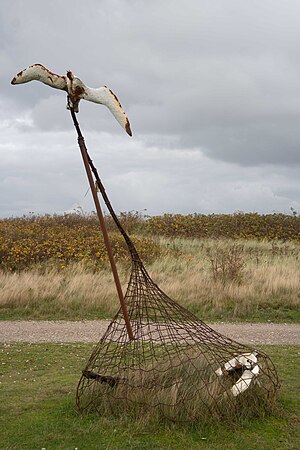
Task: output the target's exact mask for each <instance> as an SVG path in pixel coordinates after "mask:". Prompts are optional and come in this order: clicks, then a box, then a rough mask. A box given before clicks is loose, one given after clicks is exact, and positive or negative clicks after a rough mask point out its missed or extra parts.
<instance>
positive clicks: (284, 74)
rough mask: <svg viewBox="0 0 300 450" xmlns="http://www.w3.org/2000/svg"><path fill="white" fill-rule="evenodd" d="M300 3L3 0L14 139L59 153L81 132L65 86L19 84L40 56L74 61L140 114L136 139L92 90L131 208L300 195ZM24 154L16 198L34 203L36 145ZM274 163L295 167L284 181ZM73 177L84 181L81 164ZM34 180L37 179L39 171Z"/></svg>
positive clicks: (94, 141) (83, 110) (92, 109)
mask: <svg viewBox="0 0 300 450" xmlns="http://www.w3.org/2000/svg"><path fill="white" fill-rule="evenodd" d="M299 13H300V5H299V2H298V1H296V0H289V2H285V3H284V4H283V2H281V1H279V0H265V1H264V2H261V1H260V0H253V1H251V2H240V1H238V0H228V1H226V2H224V1H223V0H216V1H214V2H212V1H211V0H200V1H198V0H194V1H193V0H191V1H189V2H184V3H183V2H180V1H171V0H153V1H151V2H146V1H129V0H128V1H126V0H105V1H104V0H103V1H96V0H87V1H86V2H81V1H79V0H73V1H70V0H67V1H65V2H59V1H58V0H54V1H52V2H50V3H47V4H46V3H45V2H41V1H37V0H28V1H26V2H23V1H21V0H16V1H14V2H11V1H9V0H3V1H2V2H1V4H0V20H1V27H0V37H1V47H0V64H1V72H0V84H1V96H2V97H1V102H0V106H1V109H0V125H1V124H4V125H5V126H4V125H3V128H1V132H2V133H4V134H6V133H8V131H7V130H8V128H10V134H7V136H8V137H7V141H5V142H7V143H6V146H7V147H6V148H4V147H3V145H2V152H3V153H5V152H6V151H7V150H8V149H10V150H11V151H12V155H13V153H14V151H16V150H13V145H14V144H15V143H16V142H17V144H16V145H17V146H21V145H23V146H24V148H28V146H30V147H31V148H32V146H34V145H36V147H39V146H41V147H42V148H43V149H44V153H45V155H51V152H52V149H53V148H57V146H58V147H59V146H61V147H62V149H63V148H67V149H68V148H70V145H73V144H72V143H71V142H73V140H74V139H75V137H74V130H73V127H72V123H71V120H70V117H69V113H68V111H66V109H65V102H66V99H65V93H62V92H56V91H54V90H50V89H49V87H47V86H44V85H42V84H41V83H38V82H34V83H29V84H26V85H20V86H11V85H10V80H11V78H12V76H13V75H14V74H15V73H16V72H18V71H19V70H21V69H23V68H25V67H26V66H28V65H29V64H32V63H36V62H40V63H43V64H45V65H46V66H47V67H49V69H51V70H53V71H55V72H57V73H59V74H63V73H65V71H66V70H67V69H69V68H71V69H72V70H73V71H74V73H75V74H76V75H78V76H79V77H80V78H82V79H83V81H84V82H85V83H86V84H87V85H90V86H93V87H97V86H101V85H108V86H109V87H110V88H111V89H113V90H114V91H115V92H116V94H117V95H118V97H119V99H120V101H121V103H122V105H123V107H124V109H125V110H126V112H127V113H128V115H129V118H130V121H131V124H132V129H133V139H131V140H130V139H128V137H127V136H126V135H125V133H124V131H123V130H122V129H121V127H120V126H119V125H118V124H117V122H116V121H115V120H114V119H113V117H112V116H111V114H110V113H109V111H108V110H106V108H105V107H101V106H98V105H93V104H88V103H87V102H82V103H81V105H80V114H79V116H78V117H79V121H80V124H81V126H82V129H83V131H84V133H86V137H87V143H88V146H91V149H93V146H95V147H96V148H97V149H98V148H99V147H101V151H104V152H105V153H104V154H105V155H106V159H103V158H102V157H100V163H101V166H102V165H103V169H104V173H107V176H108V180H109V182H111V183H112V187H111V189H112V193H113V195H114V198H115V199H116V200H115V201H116V205H117V207H118V208H120V209H121V210H125V209H134V208H135V207H136V208H144V207H148V208H149V204H150V203H151V204H152V205H154V203H153V202H155V200H154V196H155V195H157V196H158V197H159V204H156V203H155V205H154V206H152V210H153V211H163V210H164V211H168V210H174V211H176V208H177V211H178V210H181V211H187V212H188V211H190V210H196V209H197V208H199V209H201V208H202V209H203V210H205V211H209V210H210V208H211V209H213V210H218V211H219V210H221V209H222V207H223V205H226V207H227V208H228V210H229V209H230V210H234V209H255V205H257V209H261V210H263V209H264V206H263V205H265V209H269V208H271V207H272V208H273V209H280V208H285V205H286V204H288V203H289V202H290V203H293V202H294V203H293V204H295V205H296V204H297V195H298V188H297V174H296V172H294V171H293V167H294V166H299V163H300V161H299V155H300V152H299V146H300V132H299V117H300V101H299V98H300V58H299V56H300V55H299V53H300V48H299V41H300V28H299ZM8 122H9V123H10V125H7V123H8ZM112 137H113V140H112ZM44 139H46V140H47V142H44ZM24 140H25V141H24ZM70 140H71V141H70ZM2 142H3V134H2ZM74 142H75V141H74ZM100 142H102V144H100ZM113 142H115V145H114V144H113ZM34 143H36V144H34ZM106 145H107V146H108V148H109V151H108V153H107V152H106V150H105V146H106ZM139 148H140V150H139ZM120 149H124V150H123V152H122V151H121V150H120ZM63 151H64V150H62V152H63ZM15 154H16V155H17V156H16V160H13V164H14V166H13V167H14V170H15V172H18V170H19V172H18V176H19V181H16V180H14V183H13V184H14V186H15V189H16V192H17V185H18V183H19V186H20V188H18V189H19V191H18V195H15V197H14V198H15V200H14V201H15V202H16V205H21V206H19V207H20V208H23V209H24V208H25V206H24V205H25V203H26V202H25V203H19V201H21V200H19V199H18V197H19V195H20V196H21V197H22V195H23V194H22V191H23V190H25V188H24V189H22V187H21V186H22V182H23V181H24V180H23V177H25V178H26V175H25V174H24V172H22V165H23V164H24V168H26V170H29V169H28V167H27V162H26V159H25V157H23V156H22V153H20V152H17V153H15ZM203 154H204V155H205V156H203ZM99 155H101V153H99ZM133 155H135V156H134V157H133ZM166 155H167V157H166ZM184 155H185V156H184ZM197 155H198V156H197ZM199 155H201V156H199ZM52 156H53V153H52ZM52 156H51V157H52ZM45 157H46V156H45ZM51 157H50V156H49V161H50V160H51ZM115 157H116V158H118V159H111V158H115ZM198 157H199V159H198V160H197V158H198ZM124 158H128V159H127V160H124ZM193 158H196V160H193ZM4 159H5V158H4ZM4 159H3V158H2V162H3V161H4ZM106 161H111V165H106ZM195 161H196V162H195ZM18 164H19V169H18V168H17V165H18ZM40 164H43V163H42V162H40ZM201 164H204V165H205V168H206V171H207V174H204V173H203V171H202V168H201ZM224 164H225V165H224ZM226 164H227V165H226ZM37 167H38V166H37ZM55 167H56V166H55ZM217 167H219V169H220V172H218V170H217ZM5 170H8V171H9V170H10V169H9V168H7V166H5ZM45 170H46V169H45ZM55 170H58V168H57V167H56V168H55ZM115 171H116V172H115ZM253 171H254V172H255V173H256V176H255V180H252V181H250V180H251V176H252V172H253ZM264 171H265V172H264ZM227 172H228V178H229V180H227ZM274 172H278V173H280V174H282V176H281V177H279V178H278V179H276V180H275V179H274V178H273V173H274ZM49 174H51V164H50V162H49ZM291 174H292V175H291ZM0 175H1V176H2V177H3V176H4V167H2V171H1V172H0ZM204 175H205V176H204ZM200 177H201V179H202V182H203V183H202V182H201V183H200V181H199V178H200ZM260 177H262V178H260ZM216 178H217V181H216ZM26 179H27V180H29V178H28V177H27V178H26ZM51 179H52V175H49V178H47V182H48V183H49V185H50V186H52V193H53V197H51V195H52V194H49V199H48V201H49V204H52V203H51V202H52V200H51V198H53V205H54V203H55V198H57V196H58V197H61V193H60V191H59V190H58V187H57V186H53V183H52V182H51ZM65 179H66V180H68V183H69V184H68V186H71V178H68V175H67V172H66V173H65ZM22 180H23V181H22ZM147 180H148V181H147ZM149 180H150V181H149ZM230 180H231V181H230ZM239 180H240V181H241V184H239ZM267 182H268V183H269V185H267V184H266V183H267ZM7 183H8V181H7V180H6V185H5V188H6V189H7V186H8V184H7ZM32 183H33V182H32ZM27 186H28V189H29V190H30V181H28V185H27ZM32 186H35V187H32V189H33V190H34V191H35V192H36V193H37V194H38V191H39V188H37V187H36V185H35V184H34V183H33V184H32ZM178 186H181V189H179V188H178ZM237 186H239V187H237ZM66 189H67V190H68V189H69V191H68V192H69V193H70V195H69V197H68V199H69V201H70V203H72V201H74V202H75V197H74V198H73V196H72V189H71V188H66ZM118 189H121V191H120V192H122V194H118ZM248 190H250V191H251V192H252V194H253V195H251V194H250V193H248V194H247V191H248ZM198 191H199V192H200V194H199V195H198V197H196V196H195V195H193V193H194V192H198ZM160 192H163V193H164V195H161V194H160ZM202 194H203V198H202ZM11 195H13V193H10V194H9V196H10V197H9V198H10V200H9V204H12V203H13V200H12V197H11ZM121 195H122V198H121V197H120V196H121ZM210 196H211V197H210ZM218 196H219V198H218ZM50 197H51V198H50ZM239 198H240V199H243V202H240V201H239ZM24 201H25V200H24ZM3 202H5V198H3ZM131 202H132V203H133V205H132V208H131V207H129V208H128V207H127V206H126V205H127V204H128V205H129V204H130V203H131ZM67 203H68V202H67ZM145 203H147V204H145ZM239 203H243V204H244V205H246V206H239ZM6 204H8V203H7V202H6ZM9 204H8V206H9ZM37 204H38V203H37ZM22 205H23V206H22ZM39 205H40V207H41V208H42V206H41V204H40V203H39ZM291 206H292V205H291ZM16 208H18V207H17V206H16ZM53 208H54V206H53ZM61 208H62V209H63V208H64V207H63V206H62V204H61ZM287 209H289V208H287Z"/></svg>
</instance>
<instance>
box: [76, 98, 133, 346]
mask: <svg viewBox="0 0 300 450" xmlns="http://www.w3.org/2000/svg"><path fill="white" fill-rule="evenodd" d="M70 113H71V116H72V119H73V123H74V126H75V128H76V131H77V135H78V145H79V148H80V151H81V156H82V159H83V163H84V167H85V171H86V174H87V177H88V181H89V184H90V188H91V192H92V196H93V199H94V203H95V207H96V211H97V215H98V218H99V222H100V226H101V231H102V234H103V238H104V244H105V247H106V250H107V254H108V258H109V262H110V266H111V270H112V273H113V277H114V280H115V284H116V288H117V292H118V296H119V300H120V305H121V309H122V313H123V317H124V320H125V324H126V329H127V334H128V337H129V339H130V340H132V339H133V332H132V327H131V323H130V320H129V316H128V311H127V307H126V304H125V300H124V296H123V292H122V287H121V283H120V278H119V275H118V271H117V267H116V263H115V259H114V255H113V252H112V248H111V244H110V241H109V237H108V233H107V229H106V225H105V222H104V217H103V214H102V209H101V205H100V202H99V198H98V195H97V191H96V188H95V183H94V180H93V175H92V172H91V169H90V165H89V161H90V157H89V155H88V151H87V148H86V145H85V142H84V137H83V135H82V133H81V130H80V127H79V123H78V121H77V118H76V116H75V112H74V109H73V108H72V107H70Z"/></svg>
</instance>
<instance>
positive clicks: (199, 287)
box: [0, 237, 300, 322]
mask: <svg viewBox="0 0 300 450" xmlns="http://www.w3.org/2000/svg"><path fill="white" fill-rule="evenodd" d="M154 246H155V248H158V249H160V250H159V252H158V255H159V256H157V257H155V258H153V260H152V261H149V262H148V263H146V267H147V269H148V271H149V273H150V274H151V276H152V277H153V280H154V281H155V282H156V283H157V284H158V285H159V286H160V287H161V288H162V289H163V290H164V291H165V292H166V293H167V294H168V295H169V296H170V297H171V298H173V299H174V300H176V301H178V302H179V303H181V304H182V305H183V306H185V307H186V308H188V309H189V310H191V311H192V312H193V313H195V314H196V315H198V316H199V317H201V318H202V319H204V320H224V321H226V320H229V321H267V320H269V321H274V322H280V321H284V322H299V321H300V295H299V292H300V263H299V260H300V245H299V244H297V243H292V242H287V243H282V242H281V243H280V242H265V241H264V242H259V241H253V240H247V241H245V240H238V241H234V240H212V239H205V240H203V239H191V238H163V237H156V238H155V244H154ZM151 248H153V246H152V247H151ZM118 266H119V272H120V276H121V281H122V284H123V287H124V291H125V289H126V284H127V281H128V278H129V269H130V263H129V262H128V261H123V262H120V261H119V263H118ZM0 287H1V291H0V318H1V319H22V318H24V319H25V318H26V319H83V318H86V319H96V318H110V317H112V315H113V314H114V313H115V311H116V310H117V308H118V300H117V295H116V292H115V287H114V283H113V279H112V275H111V272H110V270H109V268H102V269H100V268H98V269H97V270H92V269H91V268H88V267H85V266H84V265H82V264H80V263H76V264H69V265H67V266H66V267H65V268H64V269H57V268H50V269H46V270H42V271H41V270H39V269H37V268H36V269H33V268H32V269H28V270H22V271H15V272H11V271H1V272H0Z"/></svg>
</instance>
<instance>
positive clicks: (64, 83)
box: [11, 64, 132, 136]
mask: <svg viewBox="0 0 300 450" xmlns="http://www.w3.org/2000/svg"><path fill="white" fill-rule="evenodd" d="M33 80H37V81H41V82H42V83H44V84H47V85H48V86H51V87H53V88H55V89H61V90H62V91H65V92H67V94H68V96H69V101H70V106H72V107H73V109H74V111H75V112H78V105H79V102H80V100H82V99H84V100H87V101H89V102H93V103H99V104H101V105H105V106H107V108H108V109H109V110H110V111H111V113H112V114H113V115H114V117H115V118H116V120H117V121H118V122H119V124H120V125H121V127H122V128H124V130H125V131H126V133H128V134H129V136H132V133H131V128H130V123H129V120H128V117H127V116H126V114H125V111H124V110H123V108H122V106H121V104H120V102H119V100H118V98H117V96H116V95H115V94H114V93H113V92H112V91H111V90H110V89H108V87H107V86H103V87H100V88H98V89H93V88H90V87H88V86H86V85H85V84H84V83H83V82H82V81H81V80H80V79H79V78H78V77H76V76H74V75H73V73H72V72H71V70H69V71H68V72H67V75H66V76H61V75H57V74H55V73H53V72H51V71H50V70H48V69H47V68H46V67H45V66H43V65H42V64H33V65H32V66H29V67H27V69H24V70H21V72H19V73H17V75H16V76H15V77H14V78H13V79H12V81H11V84H22V83H28V82H29V81H33Z"/></svg>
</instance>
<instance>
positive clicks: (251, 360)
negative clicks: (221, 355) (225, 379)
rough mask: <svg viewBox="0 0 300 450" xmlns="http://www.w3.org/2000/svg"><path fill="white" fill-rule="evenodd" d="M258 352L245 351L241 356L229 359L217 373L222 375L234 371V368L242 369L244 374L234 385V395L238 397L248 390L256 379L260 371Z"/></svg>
mask: <svg viewBox="0 0 300 450" xmlns="http://www.w3.org/2000/svg"><path fill="white" fill-rule="evenodd" d="M257 355H258V352H257V351H254V352H252V353H244V354H242V355H239V356H235V357H234V358H232V359H231V360H230V361H227V362H226V363H225V364H224V366H223V367H219V368H218V369H217V370H216V371H215V373H216V374H217V375H218V376H219V377H221V376H222V375H224V374H227V373H229V372H232V371H234V370H239V369H242V370H243V373H242V376H241V377H240V378H239V379H238V380H237V382H236V383H235V384H234V385H233V386H232V388H231V392H232V394H233V396H234V397H237V396H238V395H239V394H241V393H242V392H244V391H246V390H247V389H248V387H249V386H250V384H251V383H252V381H253V380H254V379H256V377H257V375H258V374H259V372H260V368H259V365H258V363H257Z"/></svg>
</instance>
